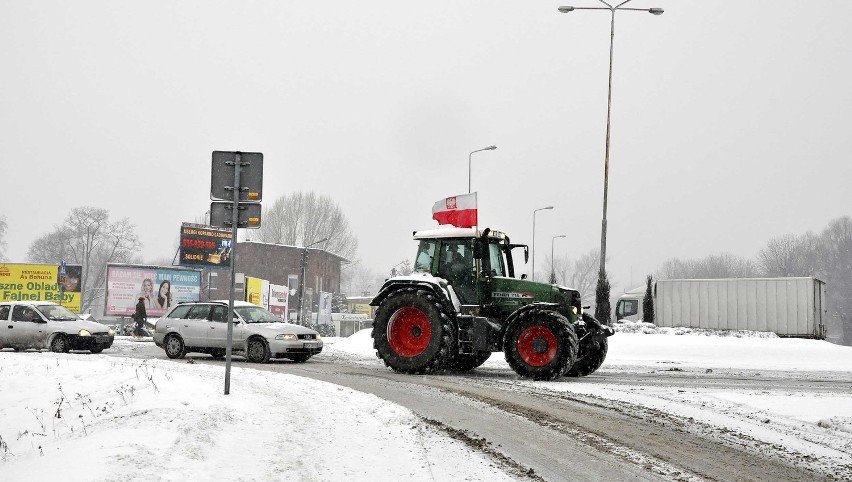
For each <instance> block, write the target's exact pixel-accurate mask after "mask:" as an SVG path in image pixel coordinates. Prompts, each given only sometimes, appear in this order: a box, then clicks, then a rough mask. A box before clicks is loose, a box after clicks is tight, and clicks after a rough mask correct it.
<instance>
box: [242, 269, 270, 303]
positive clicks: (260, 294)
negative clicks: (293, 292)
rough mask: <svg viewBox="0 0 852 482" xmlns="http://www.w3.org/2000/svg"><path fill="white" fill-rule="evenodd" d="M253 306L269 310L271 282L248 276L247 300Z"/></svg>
mask: <svg viewBox="0 0 852 482" xmlns="http://www.w3.org/2000/svg"><path fill="white" fill-rule="evenodd" d="M245 301H248V302H249V303H251V304H254V305H257V306H262V307H264V308H267V309H268V308H269V281H266V280H265V279H260V278H252V277H251V276H246V299H245Z"/></svg>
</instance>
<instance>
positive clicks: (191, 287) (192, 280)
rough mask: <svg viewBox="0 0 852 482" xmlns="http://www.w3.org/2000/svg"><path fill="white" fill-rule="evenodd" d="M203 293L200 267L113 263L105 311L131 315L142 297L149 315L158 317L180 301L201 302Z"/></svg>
mask: <svg viewBox="0 0 852 482" xmlns="http://www.w3.org/2000/svg"><path fill="white" fill-rule="evenodd" d="M200 294H201V270H198V269H186V268H175V267H169V268H165V267H160V266H138V265H128V264H121V265H118V264H110V265H107V288H106V296H105V299H106V305H105V307H104V314H105V315H113V316H130V315H132V314H133V313H134V312H135V311H136V304H137V303H138V302H139V300H140V299H141V300H142V303H143V305H144V306H145V311H146V314H147V316H148V317H149V318H150V317H159V316H162V315H163V314H165V313H166V311H168V310H170V309H171V308H172V307H174V306H175V305H176V304H177V303H179V302H181V301H198V300H199V296H200Z"/></svg>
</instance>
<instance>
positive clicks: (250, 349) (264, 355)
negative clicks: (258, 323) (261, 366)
mask: <svg viewBox="0 0 852 482" xmlns="http://www.w3.org/2000/svg"><path fill="white" fill-rule="evenodd" d="M246 358H248V361H250V362H252V363H266V362H268V361H269V347H268V346H267V345H266V340H264V339H263V338H258V337H255V338H251V339H249V341H247V342H246Z"/></svg>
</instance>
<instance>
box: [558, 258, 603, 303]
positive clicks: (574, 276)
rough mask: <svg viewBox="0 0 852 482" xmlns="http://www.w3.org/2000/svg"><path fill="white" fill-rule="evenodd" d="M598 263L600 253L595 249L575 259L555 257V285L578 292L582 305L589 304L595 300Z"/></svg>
mask: <svg viewBox="0 0 852 482" xmlns="http://www.w3.org/2000/svg"><path fill="white" fill-rule="evenodd" d="M548 261H549V260H548ZM599 262H600V251H599V250H597V249H593V250H591V251H589V252H588V253H585V254H582V255H580V256H579V257H578V258H577V259H571V258H569V257H567V256H566V257H559V256H557V257H556V259H555V260H554V262H553V274H554V275H555V278H556V284H559V285H563V286H567V287H569V288H573V289H575V290H577V291H579V292H580V297H581V299H582V300H583V303H586V302H591V300H593V299H594V298H595V287H596V286H597V283H598V272H599V271H598V268H599V264H598V263H599Z"/></svg>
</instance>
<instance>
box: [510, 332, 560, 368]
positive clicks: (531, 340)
mask: <svg viewBox="0 0 852 482" xmlns="http://www.w3.org/2000/svg"><path fill="white" fill-rule="evenodd" d="M558 347H559V343H558V342H557V341H556V335H554V334H553V332H552V331H550V329H549V328H546V327H544V326H530V327H529V328H527V329H525V330H524V331H523V332H521V336H519V337H518V355H520V356H521V359H522V360H524V362H525V363H526V364H528V365H531V366H534V367H543V366H545V365H547V364H548V363H550V362H551V361H553V359H554V358H555V357H556V350H557V348H558Z"/></svg>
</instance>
